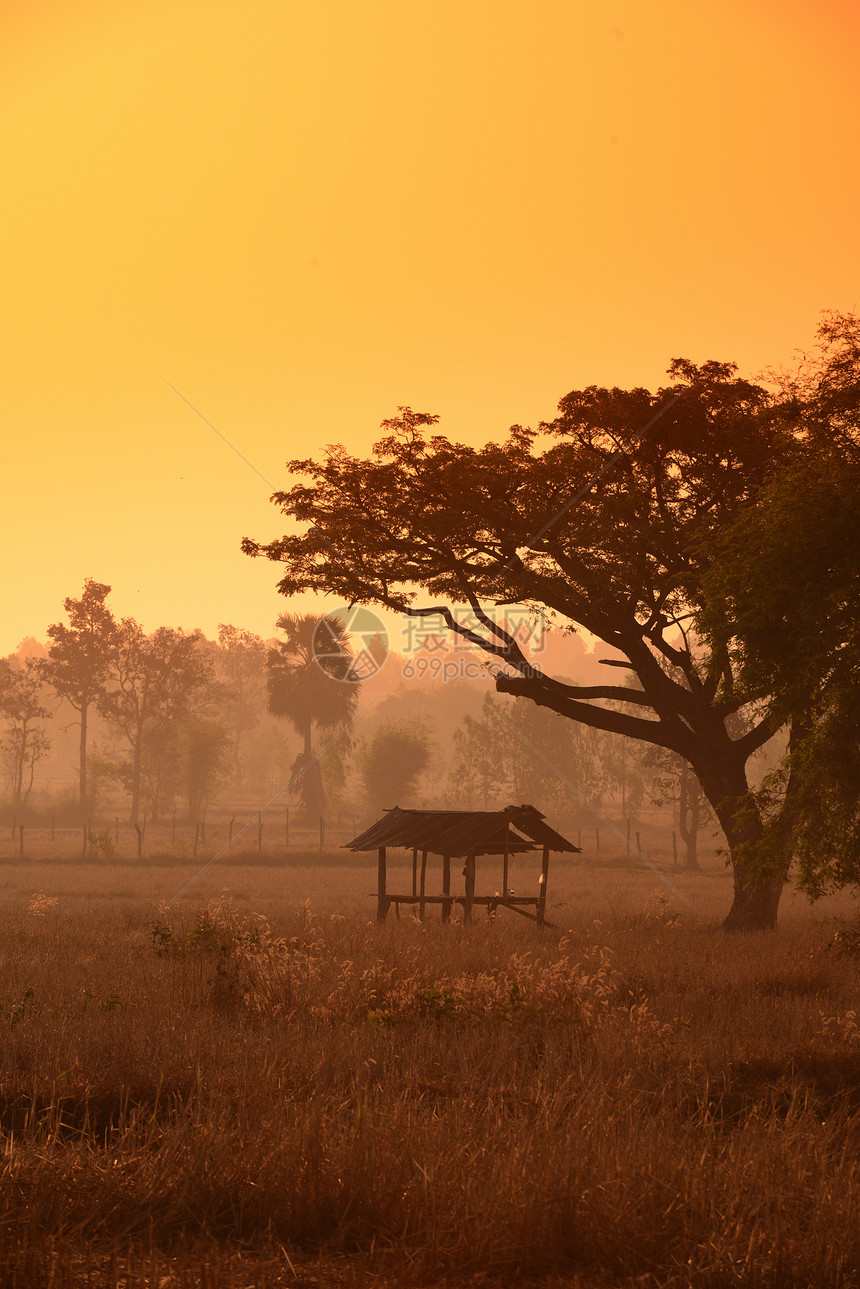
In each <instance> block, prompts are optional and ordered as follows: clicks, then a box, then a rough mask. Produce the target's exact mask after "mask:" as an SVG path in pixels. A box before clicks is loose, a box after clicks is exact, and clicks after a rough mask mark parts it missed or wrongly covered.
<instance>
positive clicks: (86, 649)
mask: <svg viewBox="0 0 860 1289" xmlns="http://www.w3.org/2000/svg"><path fill="white" fill-rule="evenodd" d="M109 594H110V587H109V586H105V584H104V583H103V582H95V581H94V580H93V579H92V578H91V577H88V578H87V579H86V581H85V582H84V589H83V593H82V594H81V597H80V599H78V600H75V599H72V598H71V597H69V598H68V599H66V600H64V601H63V607H64V609H65V610H66V613H67V614H68V615H69V621H68V625H67V624H66V623H63V622H55V623H52V625H51V626H49V627H48V636H49V637H50V640H51V645H50V648H49V650H48V661H47V665H46V667H45V676H46V678H47V679H48V680H49V681H50V683H51V685H52V686H53V687H54V689H55V690H56V692H57V693H58V694H59V696H60V697H61V698H65V699H66V701H67V702H69V703H70V704H71V706H72V707H73V708H74V709H75V711H76V712H78V714H79V716H80V744H79V755H78V767H79V768H78V780H79V799H80V806H81V811H82V812H85V811H86V809H87V735H88V723H89V715H90V711H91V709H92V708H93V707H94V706H95V705H97V704H98V702H99V700H100V699H101V698H102V697H103V695H104V692H105V683H106V681H107V677H108V672H109V670H110V664H111V658H112V656H113V649H114V644H115V639H116V620H115V618H114V616H113V614H112V613H111V611H110V609H109V608H108V607H107V605H106V603H105V600H106V599H107V597H108V595H109Z"/></svg>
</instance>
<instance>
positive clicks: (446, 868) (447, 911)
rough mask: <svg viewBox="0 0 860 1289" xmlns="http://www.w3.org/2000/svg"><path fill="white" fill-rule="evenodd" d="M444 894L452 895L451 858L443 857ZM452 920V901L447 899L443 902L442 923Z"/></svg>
mask: <svg viewBox="0 0 860 1289" xmlns="http://www.w3.org/2000/svg"><path fill="white" fill-rule="evenodd" d="M442 894H443V895H444V896H446V897H447V896H450V894H451V856H450V855H443V856H442ZM450 920H451V901H450V899H447V898H446V899H445V900H443V901H442V921H443V922H450Z"/></svg>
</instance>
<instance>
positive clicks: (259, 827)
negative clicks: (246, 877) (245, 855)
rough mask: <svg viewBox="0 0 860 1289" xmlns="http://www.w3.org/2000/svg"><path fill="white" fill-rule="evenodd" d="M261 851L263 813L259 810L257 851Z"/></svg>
mask: <svg viewBox="0 0 860 1289" xmlns="http://www.w3.org/2000/svg"><path fill="white" fill-rule="evenodd" d="M262 849H263V812H262V810H261V811H260V813H259V814H258V815H257V851H258V852H260V851H262Z"/></svg>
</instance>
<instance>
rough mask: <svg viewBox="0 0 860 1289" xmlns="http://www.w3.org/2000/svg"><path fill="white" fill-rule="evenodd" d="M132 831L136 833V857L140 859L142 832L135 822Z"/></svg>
mask: <svg viewBox="0 0 860 1289" xmlns="http://www.w3.org/2000/svg"><path fill="white" fill-rule="evenodd" d="M134 831H135V832H136V833H137V857H138V859H140V856H141V852H142V851H143V832H142V831H141V827H140V824H138V823H136V824H135V825H134Z"/></svg>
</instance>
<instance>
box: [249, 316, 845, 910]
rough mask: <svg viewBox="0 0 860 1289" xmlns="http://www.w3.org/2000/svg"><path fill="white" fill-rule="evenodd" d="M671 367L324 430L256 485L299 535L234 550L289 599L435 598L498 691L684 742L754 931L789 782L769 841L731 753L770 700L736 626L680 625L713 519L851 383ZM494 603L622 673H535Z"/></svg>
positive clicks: (782, 867) (697, 606) (750, 734)
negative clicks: (645, 383) (498, 439)
mask: <svg viewBox="0 0 860 1289" xmlns="http://www.w3.org/2000/svg"><path fill="white" fill-rule="evenodd" d="M822 343H823V344H824V345H825V346H826V345H827V344H828V343H830V344H831V347H832V340H831V341H828V339H827V337H824V338H823V341H822ZM825 365H826V363H825ZM669 376H670V382H671V383H670V384H668V385H667V386H666V387H665V388H661V389H658V390H657V391H655V392H650V391H648V390H645V389H633V390H623V389H618V388H613V389H605V388H598V387H595V386H591V387H589V388H587V389H584V390H575V391H573V392H572V393H570V394H568V395H567V396H566V397H564V398H563V399H562V400H561V402H560V404H559V414H558V416H557V417H556V418H555V419H554V420H553V421H551V422H546V423H541V424H540V425H539V426H538V427H537V428H536V429H526V428H523V427H521V426H514V427H513V428H512V429H511V430H510V431H509V434H508V436H507V439H506V440H505V441H504V442H502V443H490V444H487V445H486V446H485V447H482V448H473V447H470V446H468V445H465V444H460V443H452V442H450V441H449V440H448V439H447V438H445V437H443V436H442V435H440V434H438V433H437V432H436V431H435V429H434V427H435V425H436V423H437V418H436V417H435V416H432V415H428V414H426V413H416V412H414V411H412V410H411V409H409V408H406V407H404V408H401V409H400V413H399V415H398V416H397V417H395V418H393V419H391V420H388V421H385V422H384V423H383V429H384V431H385V435H384V437H383V438H382V439H381V440H380V441H379V442H378V443H377V444H376V446H375V448H374V450H373V452H372V454H371V456H370V457H369V458H367V459H365V460H362V459H358V458H355V457H352V456H350V455H349V454H348V453H347V452H346V451H345V450H344V449H343V448H340V447H336V448H331V449H329V450H328V451H327V453H326V455H325V456H324V458H323V459H322V460H321V461H314V460H299V461H293V462H291V463H290V469H291V470H292V471H293V472H295V473H298V474H300V475H303V476H305V479H306V481H303V482H297V483H295V484H294V485H293V486H292V487H291V488H289V489H288V490H285V491H282V492H278V493H276V494H275V497H274V498H273V500H274V501H275V502H276V504H277V505H278V506H279V507H280V509H281V510H282V511H283V513H284V514H285V515H287V516H289V517H290V518H291V519H293V520H295V521H298V523H299V524H300V525H301V526H302V529H303V531H299V532H291V533H289V534H288V535H286V536H283V537H281V538H278V539H276V540H274V541H271V542H269V543H259V542H256V541H253V540H249V539H246V541H245V542H244V549H245V550H246V552H247V553H249V554H251V555H265V556H267V557H268V558H270V559H272V560H276V561H278V562H280V563H281V564H283V565H284V573H283V575H282V577H281V580H280V582H279V584H278V587H279V590H280V591H281V592H282V593H283V594H284V595H287V596H289V595H293V594H297V593H300V592H306V591H316V592H319V593H323V594H326V593H327V594H334V595H337V596H338V597H339V598H341V599H343V600H346V601H348V602H353V601H358V602H376V603H380V604H384V605H387V606H389V607H391V608H394V609H399V610H401V611H403V612H405V613H407V614H418V615H422V614H429V613H434V614H439V613H441V614H442V615H443V616H444V617H445V619H446V621H447V622H448V625H449V627H450V628H451V629H452V630H453V631H455V632H457V633H458V634H459V635H461V636H463V637H464V638H466V639H468V640H471V641H472V642H473V643H474V644H476V645H478V646H479V647H481V648H482V649H484V650H485V651H486V652H487V653H488V654H490V655H491V656H492V657H493V658H494V659H495V660H496V662H497V676H496V687H497V689H498V690H499V691H500V692H502V693H509V694H512V695H514V696H516V697H521V698H527V699H530V700H531V701H532V702H534V703H537V704H538V705H540V706H545V707H549V708H551V709H552V710H554V711H556V712H559V713H560V714H562V715H564V716H567V717H570V718H571V719H573V720H576V721H579V722H581V723H582V724H585V725H588V726H592V727H595V728H598V729H604V730H608V731H612V732H616V733H621V734H626V735H629V736H631V737H633V738H638V739H642V740H644V741H646V742H649V743H652V744H654V745H656V746H658V747H665V748H668V749H670V750H671V751H673V752H676V753H677V754H678V755H680V756H682V757H684V759H685V760H686V761H688V762H689V763H690V764H691V765H692V767H693V769H694V770H695V772H696V775H697V776H698V779H699V781H700V783H701V784H702V787H703V790H704V792H705V793H706V795H707V797H708V800H709V801H710V803H711V805H712V806H713V808H714V811H715V813H716V815H717V817H718V819H719V821H720V823H721V825H722V827H723V830H724V832H725V834H726V838H727V841H728V844H729V848H730V852H731V858H732V862H733V866H734V873H735V891H734V903H733V906H732V910H731V912H730V914H729V918H728V920H727V925H729V926H733V927H744V926H768V925H773V924H774V922H775V919H776V911H777V905H778V901H779V895H780V892H781V890H782V887H783V884H784V881H785V877H786V873H787V870H788V864H789V862H790V838H788V837H787V835H785V832H784V825H785V823H786V820H787V819H788V817H789V811H788V810H787V809H786V810H785V811H783V810H782V805H785V806H788V805H790V803H791V800H792V789H791V787H790V785H789V787H788V788H787V790H786V791H785V792H784V793H783V795H782V799H781V803H782V805H781V808H780V811H779V812H776V813H777V814H779V815H780V820H778V821H777V823H778V825H779V826H778V827H777V832H779V827H783V832H782V833H781V834H780V836H781V839H782V843H783V844H782V848H781V850H780V851H779V853H778V854H777V852H776V850H775V849H774V847H773V846H772V845H770V846H767V847H765V846H764V836H765V831H766V829H767V828H768V827H770V828H771V832H772V831H773V827H772V825H774V820H775V812H774V811H773V810H771V811H770V813H769V814H766V813H765V812H763V809H762V803H761V801H760V800H758V799H757V798H756V795H755V794H754V793H753V792H752V791H751V788H750V785H749V782H748V779H747V774H746V765H747V762H748V760H749V758H750V756H751V755H752V754H753V753H754V752H755V751H756V750H757V749H759V748H760V747H761V746H762V745H763V744H764V743H765V742H766V741H767V740H768V739H769V738H770V737H771V736H772V735H773V734H774V733H775V732H776V730H777V729H778V727H779V725H780V723H781V721H782V720H783V719H784V715H783V713H781V712H780V710H779V709H778V708H777V707H776V706H774V705H773V704H771V703H768V702H767V701H765V700H766V699H768V698H769V697H770V695H769V693H768V692H767V690H766V689H765V688H763V687H762V686H761V684H759V685H758V687H757V686H756V684H755V683H753V678H752V672H751V670H750V669H748V668H747V669H746V674H745V675H742V674H741V673H742V671H743V670H744V667H743V663H742V660H741V658H740V657H739V653H738V650H737V648H735V647H733V643H734V638H733V637H731V635H727V634H726V633H722V634H720V633H718V632H711V633H710V634H709V635H707V636H705V635H703V634H702V633H701V632H700V631H698V630H697V626H698V623H699V620H700V618H701V617H702V616H703V615H704V614H706V613H707V612H708V611H709V610H710V609H711V608H712V605H711V604H710V602H709V595H711V596H716V597H717V598H718V599H719V598H720V597H722V601H723V604H724V606H725V604H726V603H727V600H726V597H725V595H724V593H723V592H722V591H720V590H719V589H715V587H716V586H717V584H716V583H715V582H714V581H713V580H712V579H710V573H711V570H712V568H713V566H714V563H715V560H716V558H717V556H715V555H714V553H713V551H714V548H715V546H717V545H718V541H719V537H720V535H721V534H725V533H726V532H728V531H729V530H730V529H731V526H732V525H733V524H734V523H735V522H736V521H739V520H740V517H741V516H743V515H746V514H747V513H749V512H755V510H756V508H757V507H758V506H759V505H760V504H762V499H763V498H764V496H765V492H766V489H767V487H768V484H769V482H770V481H771V480H772V479H773V478H774V477H775V476H778V475H782V474H783V472H785V471H787V470H790V469H791V468H792V467H793V466H794V465H795V463H796V462H797V461H798V460H799V459H800V457H801V456H802V448H803V444H804V442H805V441H806V440H807V439H808V438H809V436H810V434H811V433H812V428H811V425H812V422H815V423H816V425H818V428H817V430H816V432H817V433H819V435H820V434H822V433H824V432H825V430H824V429H823V428H822V425H823V426H825V427H826V426H827V425H829V424H830V421H832V420H833V418H834V417H836V416H837V415H838V417H840V418H841V420H842V422H844V421H846V420H847V419H849V417H850V413H849V411H848V410H846V409H847V408H848V407H849V405H850V398H848V397H847V395H846V393H845V383H846V382H845V381H844V380H843V383H842V385H840V386H839V389H838V390H837V391H836V393H837V394H838V397H836V395H834V398H835V399H836V404H835V406H831V407H830V409H829V410H828V409H827V408H826V407H825V406H824V405H823V403H815V401H814V399H813V398H812V396H811V395H810V393H809V391H808V390H807V391H800V390H798V389H797V388H793V389H785V388H782V389H779V388H777V389H776V390H774V389H773V387H772V386H771V387H767V386H765V385H763V384H755V383H751V382H749V381H747V380H745V379H742V378H741V377H739V376H738V374H737V370H736V368H735V366H734V365H733V364H730V363H721V362H713V361H712V362H706V363H704V364H702V365H696V364H694V363H692V362H689V361H687V360H682V359H678V360H675V361H673V363H672V364H671V366H670V368H669ZM820 384H821V382H820V381H819V382H818V384H817V385H816V390H819V389H820ZM816 418H818V421H816ZM819 421H820V422H821V424H818V422H819ZM751 553H752V552H750V551H748V552H747V554H748V555H749V554H751ZM709 579H710V580H709ZM419 594H421V595H422V598H423V597H426V598H427V599H429V600H431V601H432V602H431V603H429V604H428V603H420V602H418V597H419ZM511 602H516V603H523V604H527V605H531V606H533V607H534V608H535V609H538V610H541V611H544V612H546V613H548V614H549V616H550V617H551V619H552V620H554V621H555V623H556V624H557V625H560V626H562V627H566V628H569V629H576V628H584V629H585V630H587V631H589V632H590V633H592V634H593V635H594V636H597V637H598V638H599V639H600V640H602V641H604V642H605V643H606V644H607V645H608V646H610V647H611V649H612V651H613V654H614V656H613V657H612V658H611V659H608V660H607V661H608V663H609V664H610V665H612V666H621V667H623V668H625V669H627V671H628V673H629V677H630V679H631V680H632V687H629V686H628V685H626V684H613V683H607V684H605V685H590V686H581V685H576V684H571V683H568V682H566V681H562V680H559V679H556V678H554V677H552V676H549V675H546V674H544V673H543V672H542V671H541V670H540V668H539V667H538V666H536V664H535V662H534V661H533V660H531V659H529V658H527V657H526V656H525V655H524V653H523V651H522V650H521V648H520V647H519V645H518V643H517V641H516V640H515V639H514V638H513V636H512V635H511V634H510V633H509V632H508V631H507V630H506V629H505V627H504V625H503V623H502V622H501V621H500V619H499V617H498V609H499V607H500V606H504V605H505V604H508V603H511ZM458 606H467V608H468V609H469V614H468V615H464V614H463V613H461V612H460V610H459V608H458ZM610 704H618V706H611V705H610ZM622 704H623V707H622V706H621V705H622ZM631 709H632V710H631Z"/></svg>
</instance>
